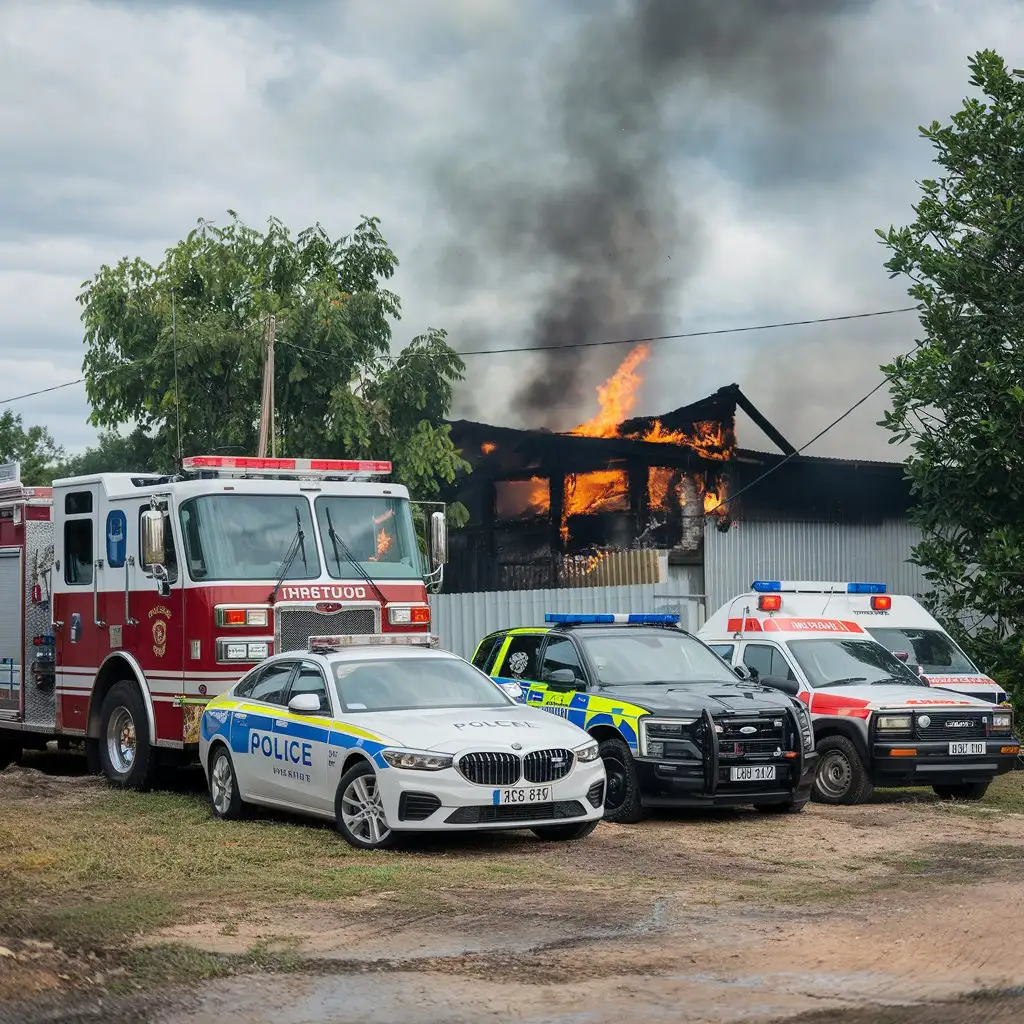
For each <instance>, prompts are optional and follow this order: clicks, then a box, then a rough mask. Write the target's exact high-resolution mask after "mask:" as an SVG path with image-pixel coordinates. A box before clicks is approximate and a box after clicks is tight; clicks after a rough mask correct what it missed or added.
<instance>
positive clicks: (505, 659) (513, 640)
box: [491, 633, 546, 704]
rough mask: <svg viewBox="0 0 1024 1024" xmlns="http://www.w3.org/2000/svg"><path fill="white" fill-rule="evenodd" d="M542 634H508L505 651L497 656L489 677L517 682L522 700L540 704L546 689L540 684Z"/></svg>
mask: <svg viewBox="0 0 1024 1024" xmlns="http://www.w3.org/2000/svg"><path fill="white" fill-rule="evenodd" d="M543 642H544V634H543V633H510V634H509V637H508V639H507V640H506V641H505V649H504V651H502V652H501V654H499V655H498V659H497V661H496V662H495V668H494V669H493V670H492V672H491V675H492V677H493V678H495V679H497V680H498V681H499V682H500V681H502V680H508V681H511V682H517V683H519V685H520V686H521V687H522V688H523V700H524V701H525V700H528V701H529V703H531V704H534V703H538V704H539V703H540V701H541V700H543V693H544V691H545V690H546V687H544V686H542V685H541V684H540V648H541V644H542V643H543Z"/></svg>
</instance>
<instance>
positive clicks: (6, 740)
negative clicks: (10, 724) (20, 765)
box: [0, 736, 22, 771]
mask: <svg viewBox="0 0 1024 1024" xmlns="http://www.w3.org/2000/svg"><path fill="white" fill-rule="evenodd" d="M21 755H22V746H21V743H20V742H19V741H18V740H16V739H15V738H14V737H13V736H0V771H3V770H4V769H5V768H6V767H7V766H8V765H10V764H14V763H15V762H16V761H19V760H20V759H21Z"/></svg>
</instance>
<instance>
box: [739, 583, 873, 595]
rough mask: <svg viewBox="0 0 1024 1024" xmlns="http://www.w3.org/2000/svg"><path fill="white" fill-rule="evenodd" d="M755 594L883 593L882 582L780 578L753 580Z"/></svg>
mask: <svg viewBox="0 0 1024 1024" xmlns="http://www.w3.org/2000/svg"><path fill="white" fill-rule="evenodd" d="M750 589H751V590H753V591H754V593H755V594H779V593H786V594H884V593H885V591H886V586H885V584H884V583H806V582H800V583H792V582H788V581H785V580H783V581H780V580H754V582H753V583H751V584H750Z"/></svg>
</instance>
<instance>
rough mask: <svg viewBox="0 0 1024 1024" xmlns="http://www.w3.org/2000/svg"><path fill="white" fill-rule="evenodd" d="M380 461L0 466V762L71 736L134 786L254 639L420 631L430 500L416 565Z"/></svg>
mask: <svg viewBox="0 0 1024 1024" xmlns="http://www.w3.org/2000/svg"><path fill="white" fill-rule="evenodd" d="M3 469H6V470H7V472H6V474H4V473H3ZM390 472H391V464H390V463H388V462H374V461H363V460H317V459H313V460H309V459H250V458H221V457H215V456H201V457H195V458H187V459H184V460H183V465H182V472H181V474H180V475H177V476H173V477H168V476H160V475H157V474H152V473H149V474H147V473H137V474H131V473H104V474H99V475H95V476H83V477H75V478H69V479H62V480H57V481H55V482H54V485H53V487H52V489H41V488H29V487H23V486H22V485H21V483H20V479H19V473H18V469H17V467H16V466H13V467H3V468H0V658H2V661H0V762H2V763H6V762H7V761H9V760H12V759H14V758H16V757H17V756H18V755H19V754H20V751H21V749H23V748H25V747H32V746H37V747H38V746H42V745H43V744H45V742H47V741H48V740H52V739H69V740H79V741H84V742H85V746H86V753H87V756H88V758H89V761H90V766H91V767H92V768H93V770H96V771H102V773H103V774H104V775H105V776H106V777H107V778H108V779H109V780H110V781H111V782H112V783H114V784H115V785H119V786H123V787H130V788H136V789H142V788H146V787H147V786H148V785H149V784H150V783H151V781H152V780H153V777H154V771H155V769H156V767H157V766H158V763H159V761H161V760H166V759H168V758H170V759H182V758H188V757H190V756H193V757H194V756H195V753H196V751H197V750H198V743H199V724H200V719H201V716H202V712H203V708H204V707H205V705H206V703H207V702H208V701H209V700H210V699H212V698H213V697H214V696H216V695H217V694H219V693H221V692H222V691H223V690H225V689H226V688H227V687H228V686H230V685H231V683H232V682H234V681H235V680H236V679H238V677H239V676H241V675H242V674H243V673H244V672H246V671H248V670H249V669H251V668H252V667H253V666H254V665H256V664H257V663H259V662H261V661H263V660H264V659H265V658H267V657H268V656H269V655H271V654H274V653H280V652H285V651H304V650H305V649H306V647H307V645H308V638H309V637H310V636H315V635H327V634H377V633H428V632H429V629H430V605H429V603H428V601H427V590H426V586H427V583H429V582H432V581H434V580H438V579H440V575H441V573H442V572H443V565H444V562H445V561H446V559H447V527H446V523H445V516H444V513H443V512H435V513H433V515H431V517H430V521H429V523H430V525H429V530H428V531H427V532H428V534H429V536H428V537H427V538H426V547H427V549H428V553H429V554H428V558H429V561H430V563H431V569H430V571H427V569H426V566H425V564H424V558H423V555H422V554H421V548H420V542H419V539H418V536H417V531H416V528H415V525H414V521H413V515H412V507H411V503H410V500H409V493H408V491H407V490H406V488H405V487H402V486H400V485H398V484H392V483H388V482H386V481H384V480H382V479H381V477H384V476H386V475H387V474H389V473H390ZM2 763H0V767H2Z"/></svg>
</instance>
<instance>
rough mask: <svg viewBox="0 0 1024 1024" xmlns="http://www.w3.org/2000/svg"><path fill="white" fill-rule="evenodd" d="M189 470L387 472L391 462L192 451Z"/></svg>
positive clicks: (186, 464)
mask: <svg viewBox="0 0 1024 1024" xmlns="http://www.w3.org/2000/svg"><path fill="white" fill-rule="evenodd" d="M181 468H182V469H183V470H184V471H185V472H186V473H196V472H203V471H205V472H214V473H225V474H239V473H244V474H247V475H252V476H304V477H310V476H314V477H315V476H334V475H337V474H339V473H358V474H360V475H362V476H387V475H388V474H389V473H390V472H391V463H390V462H381V461H378V460H375V459H257V458H249V457H241V456H232V455H190V456H188V457H187V458H184V459H182V460H181Z"/></svg>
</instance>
